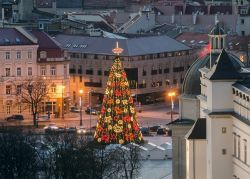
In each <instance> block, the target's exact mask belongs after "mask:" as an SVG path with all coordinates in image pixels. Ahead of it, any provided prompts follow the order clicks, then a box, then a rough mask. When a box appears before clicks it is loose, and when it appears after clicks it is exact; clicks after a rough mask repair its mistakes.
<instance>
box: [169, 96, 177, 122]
mask: <svg viewBox="0 0 250 179" xmlns="http://www.w3.org/2000/svg"><path fill="white" fill-rule="evenodd" d="M175 95H176V94H175V92H169V93H168V96H169V97H170V100H171V122H172V121H173V110H174V100H173V98H174V97H175Z"/></svg>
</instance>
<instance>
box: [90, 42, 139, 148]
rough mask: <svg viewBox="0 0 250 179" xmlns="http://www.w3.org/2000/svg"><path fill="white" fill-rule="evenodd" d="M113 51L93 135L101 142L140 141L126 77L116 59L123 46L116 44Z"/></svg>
mask: <svg viewBox="0 0 250 179" xmlns="http://www.w3.org/2000/svg"><path fill="white" fill-rule="evenodd" d="M113 52H114V53H116V54H117V56H116V58H115V60H114V63H113V66H112V67H111V70H110V73H109V79H108V82H107V88H106V90H105V94H104V98H103V102H102V109H101V113H100V115H99V116H98V122H97V126H96V131H95V134H94V138H95V140H96V141H97V142H98V143H102V144H110V143H116V144H127V143H130V142H134V143H141V142H142V140H143V139H142V134H141V131H140V129H139V125H138V122H137V116H136V110H135V107H134V102H133V98H132V97H131V93H130V89H129V83H128V80H127V76H126V73H125V71H124V68H123V65H122V62H121V61H120V58H119V54H120V53H121V52H122V49H121V48H119V47H118V43H117V47H116V48H115V49H113Z"/></svg>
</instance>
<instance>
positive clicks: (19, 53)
mask: <svg viewBox="0 0 250 179" xmlns="http://www.w3.org/2000/svg"><path fill="white" fill-rule="evenodd" d="M16 58H17V59H21V52H20V51H19V52H17V53H16Z"/></svg>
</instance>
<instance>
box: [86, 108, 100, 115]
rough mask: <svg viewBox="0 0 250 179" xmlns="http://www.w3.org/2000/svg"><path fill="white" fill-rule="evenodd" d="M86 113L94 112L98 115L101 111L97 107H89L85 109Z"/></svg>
mask: <svg viewBox="0 0 250 179" xmlns="http://www.w3.org/2000/svg"><path fill="white" fill-rule="evenodd" d="M85 113H87V114H90V113H91V114H93V115H98V114H99V113H100V111H99V110H97V109H95V108H91V109H90V108H87V109H86V110H85Z"/></svg>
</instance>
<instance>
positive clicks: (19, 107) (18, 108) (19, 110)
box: [17, 104, 22, 114]
mask: <svg viewBox="0 0 250 179" xmlns="http://www.w3.org/2000/svg"><path fill="white" fill-rule="evenodd" d="M17 113H19V114H20V113H22V107H21V104H19V105H18V106H17Z"/></svg>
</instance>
